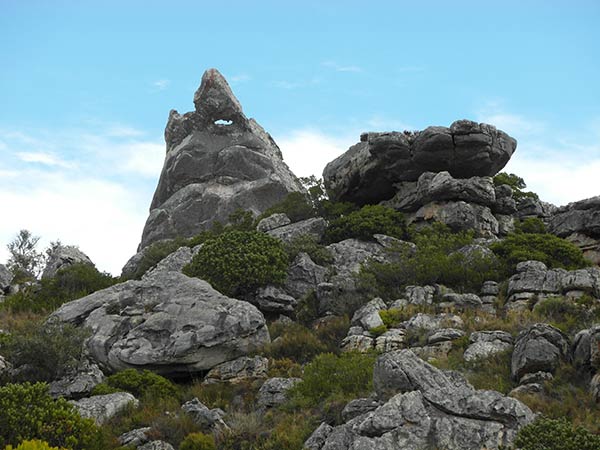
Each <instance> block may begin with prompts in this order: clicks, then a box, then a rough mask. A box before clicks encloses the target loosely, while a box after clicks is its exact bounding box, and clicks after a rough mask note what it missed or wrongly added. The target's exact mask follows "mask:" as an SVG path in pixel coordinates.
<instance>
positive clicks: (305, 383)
mask: <svg viewBox="0 0 600 450" xmlns="http://www.w3.org/2000/svg"><path fill="white" fill-rule="evenodd" d="M375 359H376V356H375V355H373V354H365V353H343V354H341V355H340V356H336V355H334V354H332V353H324V354H321V355H319V356H317V357H316V358H315V359H314V360H313V361H312V362H311V363H310V364H308V365H307V366H306V367H305V368H304V376H303V378H302V382H300V383H298V384H297V385H296V386H295V387H294V388H292V391H291V394H290V397H291V398H292V401H293V402H294V403H296V404H299V405H303V406H317V405H319V404H321V403H322V402H326V401H327V400H328V399H329V400H331V399H333V398H337V399H340V398H343V399H345V400H346V402H347V401H350V400H352V399H354V398H357V397H361V396H365V395H367V394H369V393H370V392H371V391H372V389H373V366H374V364H375Z"/></svg>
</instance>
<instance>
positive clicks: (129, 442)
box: [119, 427, 152, 448]
mask: <svg viewBox="0 0 600 450" xmlns="http://www.w3.org/2000/svg"><path fill="white" fill-rule="evenodd" d="M151 429H152V428H151V427H144V428H137V429H135V430H131V431H128V432H127V433H123V434H122V435H121V436H119V443H120V444H121V445H122V446H130V447H135V448H138V447H140V446H141V445H143V444H145V443H147V442H148V441H149V440H150V438H149V437H148V432H149V431H150V430H151Z"/></svg>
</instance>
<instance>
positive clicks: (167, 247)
mask: <svg viewBox="0 0 600 450" xmlns="http://www.w3.org/2000/svg"><path fill="white" fill-rule="evenodd" d="M184 245H186V241H185V239H181V238H178V239H169V240H164V241H159V242H155V243H153V244H151V245H149V246H148V247H146V249H145V250H144V255H143V256H142V259H141V260H140V262H139V263H138V265H137V268H136V271H135V272H133V273H132V274H131V275H129V276H127V278H129V279H134V280H139V279H140V278H142V275H144V274H145V273H146V272H148V271H149V270H150V269H151V268H153V267H154V266H155V265H157V264H158V263H159V262H161V261H162V260H163V259H165V258H166V257H167V256H169V255H170V254H171V253H173V252H175V251H177V250H178V249H179V248H180V247H183V246H184Z"/></svg>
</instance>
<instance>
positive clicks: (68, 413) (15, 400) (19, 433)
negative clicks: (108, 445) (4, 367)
mask: <svg viewBox="0 0 600 450" xmlns="http://www.w3.org/2000/svg"><path fill="white" fill-rule="evenodd" d="M0 430H2V432H1V433H0V448H4V446H6V445H17V444H19V443H20V442H22V441H24V440H27V439H40V440H43V441H46V442H48V443H49V444H50V445H52V446H56V447H66V448H69V449H73V450H79V449H81V450H83V449H87V450H91V449H102V448H105V447H104V446H103V442H102V438H101V434H100V432H99V430H98V428H97V427H96V426H95V425H94V422H93V421H92V420H91V419H83V418H82V417H81V416H80V415H79V413H78V412H77V411H76V410H75V408H74V407H73V406H72V405H71V404H70V403H69V402H67V401H66V400H64V399H58V400H53V399H52V397H50V395H48V388H47V386H46V385H45V384H43V383H36V384H30V383H25V384H7V385H5V386H2V387H0Z"/></svg>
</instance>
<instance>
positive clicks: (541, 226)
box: [515, 217, 548, 234]
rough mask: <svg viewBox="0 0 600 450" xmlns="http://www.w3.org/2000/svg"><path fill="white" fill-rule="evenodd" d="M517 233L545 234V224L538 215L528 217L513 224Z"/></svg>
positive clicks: (546, 231)
mask: <svg viewBox="0 0 600 450" xmlns="http://www.w3.org/2000/svg"><path fill="white" fill-rule="evenodd" d="M515 229H516V230H515V231H516V232H517V233H530V234H546V233H548V230H547V229H546V224H545V223H544V222H542V219H539V218H538V217H529V218H527V219H524V220H521V221H519V222H517V223H516V224H515Z"/></svg>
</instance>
